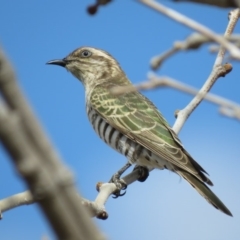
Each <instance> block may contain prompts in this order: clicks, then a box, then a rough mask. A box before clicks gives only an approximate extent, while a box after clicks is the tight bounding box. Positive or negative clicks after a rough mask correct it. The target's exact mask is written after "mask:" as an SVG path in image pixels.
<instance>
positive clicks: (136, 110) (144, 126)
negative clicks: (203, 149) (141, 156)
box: [90, 85, 212, 185]
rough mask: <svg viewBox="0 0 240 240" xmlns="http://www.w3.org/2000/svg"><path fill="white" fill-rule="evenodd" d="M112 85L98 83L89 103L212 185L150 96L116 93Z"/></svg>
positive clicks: (131, 135) (126, 131) (141, 141)
mask: <svg viewBox="0 0 240 240" xmlns="http://www.w3.org/2000/svg"><path fill="white" fill-rule="evenodd" d="M110 88H111V85H108V86H107V87H106V86H97V87H95V89H94V90H93V91H92V93H91V96H90V103H91V105H92V107H93V108H94V109H95V110H96V111H97V112H98V113H99V114H100V115H101V116H102V117H103V118H104V119H105V120H106V121H107V122H108V123H109V124H110V125H111V126H113V127H114V128H116V129H117V130H118V131H120V132H121V133H123V134H125V135H126V136H127V137H129V138H130V139H132V140H133V141H136V142H138V143H139V144H140V145H142V146H144V147H145V148H146V149H148V150H150V151H151V152H153V153H154V154H156V155H157V156H159V157H161V158H163V159H165V160H167V161H169V162H170V163H172V164H173V165H175V166H176V167H178V168H179V169H184V170H185V171H187V172H189V173H191V174H193V175H194V176H196V177H197V178H198V179H200V180H201V181H203V182H206V183H208V184H209V185H212V183H211V181H210V180H209V179H208V178H207V177H206V176H205V175H204V174H203V173H206V172H205V170H204V169H203V168H202V167H201V166H200V165H199V164H198V163H197V162H195V161H194V160H193V158H192V157H191V156H190V155H189V154H188V153H187V152H186V150H185V149H184V148H183V146H182V144H181V141H180V140H179V139H178V137H177V135H176V134H175V132H174V131H173V130H172V129H171V128H170V126H169V125H168V123H167V122H166V120H165V119H164V117H163V116H162V114H161V113H160V112H159V111H158V110H157V108H156V107H155V106H154V105H153V103H152V102H151V101H150V100H149V99H147V98H146V97H144V96H143V95H142V94H140V93H139V92H130V93H125V94H122V95H120V96H116V95H114V94H112V93H111V91H110V90H109V89H110Z"/></svg>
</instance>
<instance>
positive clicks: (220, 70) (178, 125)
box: [172, 64, 232, 133]
mask: <svg viewBox="0 0 240 240" xmlns="http://www.w3.org/2000/svg"><path fill="white" fill-rule="evenodd" d="M231 69H232V66H231V65H230V64H225V65H223V66H216V67H215V68H214V69H213V71H212V72H211V74H210V76H209V77H208V79H207V81H206V82H205V83H204V85H203V86H202V88H201V89H200V91H199V92H198V94H197V95H196V96H195V97H194V98H193V99H192V101H191V102H190V103H189V104H188V105H187V106H186V107H185V108H184V109H183V110H180V111H179V112H178V114H177V120H176V122H175V124H174V125H173V128H172V129H173V130H174V131H175V132H176V133H179V132H180V130H181V129H182V127H183V124H184V123H185V122H186V120H187V119H188V117H189V116H190V114H191V113H192V112H193V111H194V109H195V108H196V107H197V106H198V105H199V104H200V103H201V101H202V100H203V99H204V97H205V96H206V94H207V92H209V91H210V89H211V88H212V86H213V84H214V83H215V82H216V81H217V79H218V78H219V77H223V76H225V75H226V74H227V73H229V72H230V71H231Z"/></svg>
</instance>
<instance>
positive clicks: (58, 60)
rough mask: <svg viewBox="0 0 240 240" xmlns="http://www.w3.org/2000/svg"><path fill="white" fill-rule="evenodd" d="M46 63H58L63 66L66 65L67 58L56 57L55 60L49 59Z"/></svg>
mask: <svg viewBox="0 0 240 240" xmlns="http://www.w3.org/2000/svg"><path fill="white" fill-rule="evenodd" d="M46 64H54V65H58V66H61V67H66V64H67V60H66V59H64V58H63V59H55V60H51V61H48V62H47V63H46Z"/></svg>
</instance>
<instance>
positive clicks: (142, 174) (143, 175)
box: [133, 165, 149, 182]
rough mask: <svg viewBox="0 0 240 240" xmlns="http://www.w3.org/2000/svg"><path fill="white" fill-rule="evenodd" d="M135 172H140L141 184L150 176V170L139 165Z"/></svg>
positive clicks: (139, 179)
mask: <svg viewBox="0 0 240 240" xmlns="http://www.w3.org/2000/svg"><path fill="white" fill-rule="evenodd" d="M133 171H138V174H139V177H138V181H139V182H144V181H145V180H146V179H147V178H148V176H149V170H148V168H146V167H142V166H139V165H137V166H136V167H135V168H134V169H133Z"/></svg>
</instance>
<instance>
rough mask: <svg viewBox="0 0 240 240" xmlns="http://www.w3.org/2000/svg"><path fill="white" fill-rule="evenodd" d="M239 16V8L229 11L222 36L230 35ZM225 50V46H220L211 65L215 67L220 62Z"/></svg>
mask: <svg viewBox="0 0 240 240" xmlns="http://www.w3.org/2000/svg"><path fill="white" fill-rule="evenodd" d="M239 16H240V9H239V8H237V9H235V10H232V11H230V13H229V22H228V26H227V29H226V31H225V34H224V37H230V36H231V34H232V33H233V30H234V28H235V26H236V24H237V21H238V19H239ZM225 52H226V49H225V47H224V46H221V47H220V49H219V52H218V55H217V58H216V61H215V63H214V66H213V67H216V66H218V65H221V64H222V62H223V58H224V55H225Z"/></svg>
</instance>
